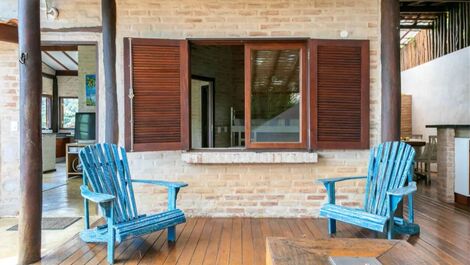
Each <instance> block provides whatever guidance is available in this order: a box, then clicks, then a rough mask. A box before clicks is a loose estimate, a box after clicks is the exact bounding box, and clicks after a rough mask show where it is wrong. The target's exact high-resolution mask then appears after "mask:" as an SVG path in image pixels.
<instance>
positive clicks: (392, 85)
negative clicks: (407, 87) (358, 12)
mask: <svg viewBox="0 0 470 265" xmlns="http://www.w3.org/2000/svg"><path fill="white" fill-rule="evenodd" d="M381 2H382V4H381V18H382V20H381V25H380V28H381V61H382V141H396V140H399V139H400V108H401V106H400V105H401V98H400V97H401V82H400V78H401V77H400V3H399V1H398V0H382V1H381Z"/></svg>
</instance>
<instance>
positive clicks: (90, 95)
mask: <svg viewBox="0 0 470 265" xmlns="http://www.w3.org/2000/svg"><path fill="white" fill-rule="evenodd" d="M85 95H86V97H85V100H86V105H87V106H96V75H85Z"/></svg>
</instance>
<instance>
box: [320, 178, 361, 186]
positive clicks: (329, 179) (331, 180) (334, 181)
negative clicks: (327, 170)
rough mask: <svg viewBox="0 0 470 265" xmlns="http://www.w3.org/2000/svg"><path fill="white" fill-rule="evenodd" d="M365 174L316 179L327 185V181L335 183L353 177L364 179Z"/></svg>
mask: <svg viewBox="0 0 470 265" xmlns="http://www.w3.org/2000/svg"><path fill="white" fill-rule="evenodd" d="M365 178H367V176H357V177H338V178H327V179H317V182H318V183H322V184H323V185H327V184H329V183H336V182H340V181H345V180H354V179H365Z"/></svg>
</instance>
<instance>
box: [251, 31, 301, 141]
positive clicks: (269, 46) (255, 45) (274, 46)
mask: <svg viewBox="0 0 470 265" xmlns="http://www.w3.org/2000/svg"><path fill="white" fill-rule="evenodd" d="M254 49H256V50H262V49H264V50H286V49H299V50H300V51H299V56H300V63H299V67H300V69H299V75H300V76H299V85H300V105H299V106H300V110H299V114H300V117H299V118H300V122H299V125H300V130H299V134H300V135H299V139H300V141H299V142H262V143H253V142H251V71H252V69H251V65H252V64H251V51H252V50H254ZM244 68H245V69H244V71H245V149H271V150H272V149H307V138H308V137H307V136H308V115H307V102H308V101H309V99H308V93H307V91H308V86H307V73H308V67H307V42H306V41H296V42H278V41H276V40H273V41H266V42H262V43H259V42H247V43H245V67H244Z"/></svg>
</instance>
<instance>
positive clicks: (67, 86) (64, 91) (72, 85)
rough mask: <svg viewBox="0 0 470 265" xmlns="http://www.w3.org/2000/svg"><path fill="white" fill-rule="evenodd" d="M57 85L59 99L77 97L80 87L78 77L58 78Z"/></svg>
mask: <svg viewBox="0 0 470 265" xmlns="http://www.w3.org/2000/svg"><path fill="white" fill-rule="evenodd" d="M57 85H58V90H59V97H78V95H79V89H80V85H81V84H80V78H79V77H78V76H58V77H57ZM83 89H85V88H83Z"/></svg>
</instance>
